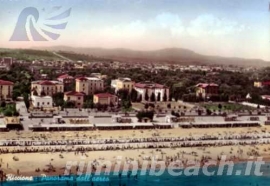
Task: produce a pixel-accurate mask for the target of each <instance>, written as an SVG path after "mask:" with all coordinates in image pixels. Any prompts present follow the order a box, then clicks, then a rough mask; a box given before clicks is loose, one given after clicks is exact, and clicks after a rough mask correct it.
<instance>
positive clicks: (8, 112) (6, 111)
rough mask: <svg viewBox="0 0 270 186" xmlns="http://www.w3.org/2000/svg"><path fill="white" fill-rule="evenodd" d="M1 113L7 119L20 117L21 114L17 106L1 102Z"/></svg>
mask: <svg viewBox="0 0 270 186" xmlns="http://www.w3.org/2000/svg"><path fill="white" fill-rule="evenodd" d="M0 113H2V114H3V115H4V116H6V117H11V116H19V112H17V110H16V105H15V104H6V103H5V102H1V104H0Z"/></svg>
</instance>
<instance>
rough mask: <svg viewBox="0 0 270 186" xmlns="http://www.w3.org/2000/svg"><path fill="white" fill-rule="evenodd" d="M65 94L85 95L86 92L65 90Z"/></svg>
mask: <svg viewBox="0 0 270 186" xmlns="http://www.w3.org/2000/svg"><path fill="white" fill-rule="evenodd" d="M65 95H67V96H84V95H85V94H84V93H83V92H76V91H69V92H65Z"/></svg>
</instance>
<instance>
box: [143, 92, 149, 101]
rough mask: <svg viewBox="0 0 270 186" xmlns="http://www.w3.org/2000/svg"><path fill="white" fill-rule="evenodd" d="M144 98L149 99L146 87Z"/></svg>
mask: <svg viewBox="0 0 270 186" xmlns="http://www.w3.org/2000/svg"><path fill="white" fill-rule="evenodd" d="M144 99H145V101H148V100H149V95H148V89H146V91H145V96H144Z"/></svg>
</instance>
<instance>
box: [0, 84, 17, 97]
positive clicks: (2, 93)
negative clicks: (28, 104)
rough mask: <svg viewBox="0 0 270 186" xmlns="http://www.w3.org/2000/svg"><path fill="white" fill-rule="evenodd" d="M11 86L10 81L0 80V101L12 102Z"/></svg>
mask: <svg viewBox="0 0 270 186" xmlns="http://www.w3.org/2000/svg"><path fill="white" fill-rule="evenodd" d="M13 85H14V83H13V82H11V81H5V80H0V100H12V93H13Z"/></svg>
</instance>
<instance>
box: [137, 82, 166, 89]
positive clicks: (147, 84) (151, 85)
mask: <svg viewBox="0 0 270 186" xmlns="http://www.w3.org/2000/svg"><path fill="white" fill-rule="evenodd" d="M135 87H137V88H152V89H154V88H161V89H163V88H167V87H166V86H165V85H161V84H157V83H153V82H150V81H145V82H140V83H136V84H135Z"/></svg>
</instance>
